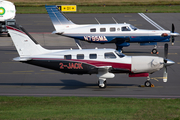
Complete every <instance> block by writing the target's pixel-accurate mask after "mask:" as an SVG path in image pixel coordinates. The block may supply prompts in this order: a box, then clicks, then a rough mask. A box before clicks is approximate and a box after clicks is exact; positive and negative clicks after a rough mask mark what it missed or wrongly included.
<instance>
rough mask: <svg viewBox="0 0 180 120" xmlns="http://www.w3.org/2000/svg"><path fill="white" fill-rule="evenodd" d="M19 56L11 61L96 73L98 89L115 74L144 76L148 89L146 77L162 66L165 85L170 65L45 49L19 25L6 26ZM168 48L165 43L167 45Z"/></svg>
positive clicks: (106, 52)
mask: <svg viewBox="0 0 180 120" xmlns="http://www.w3.org/2000/svg"><path fill="white" fill-rule="evenodd" d="M7 29H8V31H9V34H10V36H11V38H12V41H13V43H14V45H15V47H16V49H17V52H18V54H19V57H17V58H14V59H13V60H14V61H19V62H23V63H27V64H32V65H36V66H41V67H44V68H49V69H53V70H57V71H60V72H64V73H70V74H96V75H97V77H98V78H99V80H98V83H99V87H100V88H105V87H106V79H107V78H114V77H115V73H127V74H129V77H147V81H146V82H145V86H147V87H149V86H151V85H152V84H151V82H150V78H149V74H152V73H154V72H156V71H158V70H160V69H161V68H163V67H164V75H163V81H164V82H167V66H169V65H172V64H174V62H173V61H171V60H168V59H167V52H168V51H167V50H168V49H167V47H168V46H166V47H165V48H166V51H165V52H166V53H165V54H166V55H165V58H162V57H157V56H126V55H124V54H122V53H120V52H118V51H117V50H115V49H75V50H72V49H61V50H47V49H45V48H43V47H41V46H40V45H39V44H38V43H37V42H36V41H35V40H34V39H33V38H32V37H31V36H30V35H29V34H28V33H27V32H26V31H25V30H24V29H23V28H22V27H21V26H7ZM167 45H168V44H167Z"/></svg>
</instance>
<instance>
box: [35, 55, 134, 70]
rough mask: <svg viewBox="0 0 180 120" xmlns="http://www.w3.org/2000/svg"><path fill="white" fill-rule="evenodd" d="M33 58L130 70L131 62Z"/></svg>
mask: <svg viewBox="0 0 180 120" xmlns="http://www.w3.org/2000/svg"><path fill="white" fill-rule="evenodd" d="M32 59H33V60H63V61H71V62H82V63H85V64H90V65H93V66H96V67H101V66H112V67H113V68H120V69H128V70H130V71H131V64H128V63H115V62H105V61H94V60H82V59H81V60H80V59H68V60H67V59H58V58H32Z"/></svg>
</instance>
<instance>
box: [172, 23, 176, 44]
mask: <svg viewBox="0 0 180 120" xmlns="http://www.w3.org/2000/svg"><path fill="white" fill-rule="evenodd" d="M174 30H175V27H174V24H172V31H171V32H172V33H174ZM174 40H175V39H174V36H171V41H172V45H174Z"/></svg>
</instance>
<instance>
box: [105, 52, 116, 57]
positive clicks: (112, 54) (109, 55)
mask: <svg viewBox="0 0 180 120" xmlns="http://www.w3.org/2000/svg"><path fill="white" fill-rule="evenodd" d="M104 57H105V59H116V56H115V55H114V53H113V52H108V53H104Z"/></svg>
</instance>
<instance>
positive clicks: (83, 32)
mask: <svg viewBox="0 0 180 120" xmlns="http://www.w3.org/2000/svg"><path fill="white" fill-rule="evenodd" d="M45 7H46V10H47V12H48V14H49V16H50V18H51V21H52V23H53V25H54V28H55V30H56V31H54V32H53V33H55V34H59V35H62V36H67V37H71V38H74V39H75V40H82V41H87V42H93V43H115V44H116V50H118V51H121V50H122V48H123V47H128V46H129V45H130V43H140V45H154V46H155V47H154V49H152V53H153V54H156V53H158V51H157V49H156V47H157V42H169V41H170V38H172V44H174V37H175V36H179V35H180V34H179V33H175V32H174V29H175V28H174V25H173V24H172V31H169V30H164V29H163V30H144V29H138V28H136V27H134V26H132V25H130V24H126V23H123V24H118V23H117V22H116V21H115V19H114V18H113V19H114V21H115V22H116V24H100V23H99V24H87V25H77V24H75V23H73V22H72V21H70V20H69V19H67V18H66V17H65V16H64V15H63V13H62V12H61V11H59V9H58V8H57V6H56V5H46V6H45ZM140 15H141V14H140Z"/></svg>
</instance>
